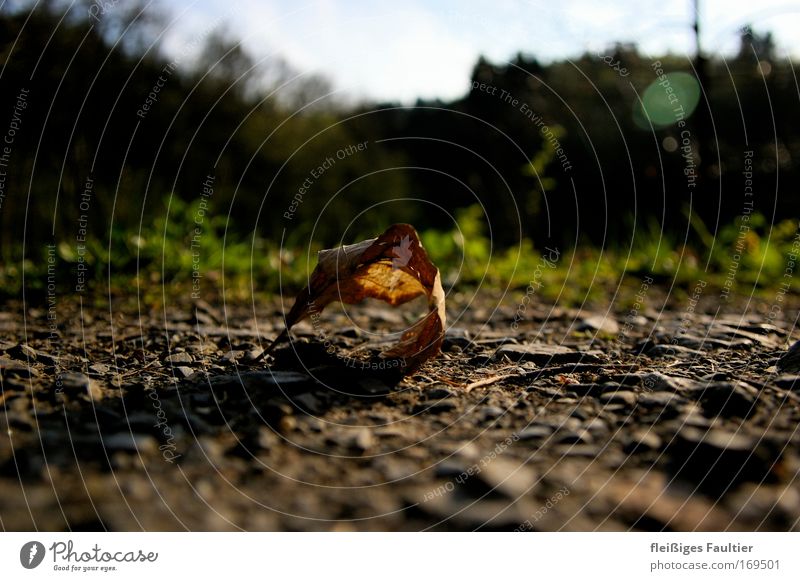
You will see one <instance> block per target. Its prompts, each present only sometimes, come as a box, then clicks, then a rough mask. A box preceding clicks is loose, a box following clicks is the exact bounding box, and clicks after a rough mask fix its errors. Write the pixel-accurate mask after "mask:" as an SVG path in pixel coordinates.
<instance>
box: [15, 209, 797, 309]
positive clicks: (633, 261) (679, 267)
mask: <svg viewBox="0 0 800 581" xmlns="http://www.w3.org/2000/svg"><path fill="white" fill-rule="evenodd" d="M197 210H198V206H197V204H187V203H185V202H182V201H181V200H179V199H177V198H172V199H171V200H170V201H168V202H166V203H165V208H164V211H163V213H162V214H161V218H159V219H157V220H155V221H154V222H153V223H152V224H149V225H146V226H144V227H143V228H142V230H141V231H140V232H137V231H126V232H115V233H114V234H113V235H112V239H111V251H110V256H111V257H113V259H112V260H109V248H108V242H107V241H106V242H100V241H98V240H92V241H89V242H88V243H87V252H86V261H87V264H88V266H89V280H90V281H91V288H92V289H93V290H94V291H95V292H96V293H97V294H98V295H102V296H105V295H107V293H108V292H109V290H110V292H111V294H112V296H114V295H116V296H129V295H131V294H132V292H133V290H134V289H138V291H139V293H140V294H141V295H143V298H144V299H145V300H146V301H151V302H155V303H158V302H160V301H161V300H162V298H166V299H167V300H170V299H171V298H174V297H180V296H186V297H190V296H191V294H192V292H193V291H195V290H198V288H199V290H200V293H201V294H202V296H214V295H218V294H219V293H220V292H221V289H222V288H223V282H224V290H225V294H226V297H227V298H230V299H232V300H238V299H245V298H249V297H251V296H252V295H253V294H254V293H255V294H256V295H262V294H271V293H276V292H279V291H281V289H283V291H284V292H287V293H293V292H295V291H296V290H298V289H299V288H301V287H302V286H303V285H304V283H305V280H306V277H307V275H308V273H309V271H310V270H311V269H313V267H314V265H315V263H316V256H315V254H316V251H317V250H319V248H316V247H315V248H311V249H307V248H302V249H297V248H295V249H286V248H284V249H280V248H279V247H278V245H277V244H276V243H275V242H272V241H268V240H266V239H264V238H262V237H259V236H250V237H247V238H236V237H231V236H227V237H226V232H225V221H224V217H223V216H206V218H205V219H204V221H203V224H202V226H201V232H200V233H199V235H197V236H195V237H194V240H193V236H194V235H195V234H196V231H195V227H196V226H197V225H196V224H195V222H194V218H195V216H196V215H197ZM482 216H483V214H482V211H481V209H480V208H479V207H478V206H473V207H468V208H464V209H462V210H460V211H458V212H457V213H456V219H457V222H458V228H457V229H453V230H452V231H439V230H426V231H423V232H421V233H420V236H421V238H422V241H423V244H424V246H425V248H426V249H427V251H428V253H429V255H430V256H431V259H432V260H433V261H434V263H435V264H436V265H437V266H438V267H439V269H440V270H441V272H442V277H443V280H444V281H445V282H446V283H447V284H457V285H459V286H467V287H470V286H473V287H474V286H477V285H482V286H483V285H485V286H487V287H489V288H500V289H505V288H510V289H513V290H520V289H525V288H526V287H528V285H529V284H531V282H532V281H533V282H534V283H535V284H536V286H537V290H536V294H537V296H539V297H540V298H542V299H544V300H548V301H555V300H558V302H559V304H562V305H571V304H580V303H582V302H583V301H584V300H587V299H588V300H590V301H601V302H602V301H603V300H607V298H608V297H609V296H610V294H609V293H610V292H613V290H614V289H616V288H617V287H618V286H619V285H622V286H623V287H628V288H634V287H637V286H638V285H639V284H640V282H641V280H642V279H643V278H644V277H647V276H651V277H653V278H654V279H655V281H656V282H657V283H660V284H662V285H666V286H667V287H673V289H674V292H676V293H677V295H678V296H681V294H682V293H685V292H686V291H687V289H689V288H690V287H692V286H693V285H694V284H696V282H697V281H698V280H703V281H705V282H706V283H707V284H708V285H709V286H708V288H710V289H713V288H718V289H721V288H723V286H724V284H725V281H726V278H728V277H729V272H730V270H731V268H733V267H734V266H736V273H735V279H734V285H733V286H732V288H731V292H732V293H734V292H739V293H742V294H746V295H750V294H753V293H756V294H758V293H762V292H774V291H775V289H777V287H778V285H779V284H780V283H781V282H785V280H786V279H784V278H783V274H784V269H785V268H786V264H787V257H788V255H789V254H790V252H791V249H792V242H793V240H794V237H795V236H796V234H797V224H796V222H793V221H784V222H781V223H779V224H776V225H775V227H774V228H771V229H770V225H769V224H768V222H767V221H766V220H765V219H764V217H763V216H761V215H759V214H753V215H752V216H751V217H750V219H749V222H748V223H747V226H749V229H748V230H746V231H742V230H740V226H741V225H742V224H741V222H737V223H733V224H729V225H727V226H725V227H724V228H722V229H721V231H720V232H719V234H718V235H717V236H716V237H713V236H711V234H709V233H708V231H707V229H706V228H705V226H704V225H703V224H702V223H701V222H699V220H697V219H696V218H695V219H693V220H692V225H693V228H694V230H695V233H696V239H698V240H700V242H699V243H697V244H696V245H695V246H694V247H689V246H686V245H684V244H682V243H680V242H679V241H678V240H677V239H675V238H674V237H671V236H669V235H666V236H662V235H661V234H660V231H659V228H658V226H657V225H655V224H653V225H650V227H649V228H639V229H637V230H636V232H637V233H636V236H635V237H634V239H633V240H632V242H631V243H630V244H629V245H628V246H615V247H611V248H605V249H601V248H597V247H592V246H580V247H578V248H572V249H566V248H564V249H559V250H560V255H559V256H558V259H557V260H555V261H554V262H543V258H542V257H543V256H548V255H549V256H550V257H551V258H552V253H550V251H548V250H545V249H539V248H536V247H535V246H534V244H533V243H532V242H531V241H529V240H522V241H521V242H520V244H519V245H518V246H514V247H512V248H507V249H498V248H497V247H495V246H493V245H492V243H491V240H489V239H488V237H487V236H486V232H485V229H484V227H483V222H482ZM375 234H376V235H377V234H378V233H377V232H376V233H375ZM353 242H355V241H353ZM309 252H310V253H311V254H310V256H309ZM43 254H44V251H43ZM58 256H59V258H60V261H59V264H58V280H59V281H60V284H61V285H62V286H64V287H66V288H69V285H68V284H67V282H69V281H71V280H73V279H74V276H75V269H76V266H77V259H78V257H77V253H76V251H75V248H74V246H70V245H68V244H66V243H62V244H60V245H59V246H58ZM735 257H738V260H736V259H735ZM194 265H197V267H198V272H200V274H201V275H202V277H201V278H200V283H199V287H197V286H193V271H194ZM22 267H23V264H20V263H13V262H6V263H5V264H4V265H3V266H0V286H2V288H4V289H5V293H6V295H7V296H8V295H13V294H16V293H18V292H19V290H20V288H21V285H22V276H21V274H22V272H21V270H22ZM24 268H25V272H26V279H25V280H26V290H28V291H30V290H32V291H34V294H35V291H36V290H37V289H38V290H42V289H43V288H44V284H45V281H46V260H41V261H38V260H37V261H32V260H28V261H26V262H25V263H24ZM109 272H110V283H109V276H108V273H109ZM63 281H67V282H63ZM539 283H541V286H539Z"/></svg>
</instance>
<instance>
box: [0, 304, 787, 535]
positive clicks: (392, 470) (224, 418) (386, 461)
mask: <svg viewBox="0 0 800 581" xmlns="http://www.w3.org/2000/svg"><path fill="white" fill-rule="evenodd" d="M517 294H519V293H517ZM656 294H658V293H653V292H651V293H650V294H649V296H648V297H647V300H644V299H645V297H643V296H640V299H641V300H639V299H636V298H631V300H629V301H628V302H627V303H626V304H625V306H624V307H623V306H619V305H620V304H621V303H620V301H616V302H617V303H618V304H616V305H613V306H612V307H611V308H610V309H601V308H592V309H583V310H580V309H565V308H559V307H552V306H551V305H548V304H542V303H541V302H540V303H539V304H538V305H537V304H536V303H537V301H536V300H532V301H531V302H530V303H527V304H526V307H525V310H524V316H517V315H518V313H519V312H520V311H519V310H518V301H519V300H520V296H516V295H509V296H507V297H506V298H505V299H504V300H499V299H496V298H490V297H487V296H480V297H468V296H451V297H449V299H448V316H449V321H448V324H449V325H452V326H451V327H450V329H449V330H448V334H447V338H446V340H445V343H444V346H443V353H442V354H441V355H440V356H439V357H438V358H436V359H435V360H432V361H430V362H429V363H428V364H426V365H425V366H424V367H423V368H422V369H421V370H419V371H418V372H417V373H415V374H413V375H412V376H410V377H407V378H404V379H402V380H400V381H398V378H397V377H396V376H395V375H394V374H393V373H390V372H381V371H365V370H362V369H361V368H360V367H361V360H360V359H359V356H360V355H359V354H360V353H363V351H364V343H365V342H366V341H368V340H370V341H371V342H370V345H371V346H372V345H374V344H375V341H374V339H375V338H376V337H377V339H378V340H382V339H385V338H386V337H385V336H383V335H381V334H380V333H382V332H384V331H388V330H397V329H398V328H402V327H403V325H404V324H405V323H406V322H407V318H405V317H404V313H403V312H398V311H393V310H391V309H389V308H385V307H383V306H381V305H366V306H361V307H357V308H349V309H348V311H347V312H346V313H345V312H343V311H339V312H338V313H337V312H331V313H330V314H328V315H327V316H326V317H325V318H324V322H323V323H322V326H321V327H317V328H312V327H311V326H310V325H308V324H306V323H303V324H300V325H298V326H297V327H296V329H295V331H294V332H293V337H294V341H293V343H292V344H291V345H289V344H286V345H282V346H281V347H279V348H277V349H276V350H275V351H274V352H273V354H272V355H271V356H269V357H267V358H265V359H263V360H262V361H259V362H255V359H256V358H257V357H258V355H259V354H260V353H261V347H263V346H264V345H265V342H266V341H267V340H268V339H270V338H272V337H274V336H275V335H276V334H277V333H278V332H279V331H280V329H281V315H280V313H281V309H280V304H279V303H278V302H277V301H276V302H275V303H274V304H261V305H259V306H257V307H256V308H255V309H254V308H253V307H252V306H250V307H249V308H248V306H246V305H244V306H243V305H238V306H234V307H232V306H230V305H227V306H223V305H221V306H219V307H212V306H211V305H209V304H207V303H203V302H200V303H199V304H197V305H196V306H195V305H185V306H180V305H179V306H170V307H168V308H166V309H161V310H155V311H152V312H150V311H148V312H141V311H139V310H138V309H137V308H136V306H135V305H134V306H133V307H130V306H127V307H122V306H114V307H113V308H111V309H108V308H106V309H93V308H86V307H81V306H80V305H79V304H77V303H75V304H68V305H67V304H59V305H58V311H57V313H56V318H55V319H52V318H51V319H50V320H48V311H47V310H46V308H43V307H41V306H39V307H38V308H35V307H31V306H30V305H29V306H28V308H27V309H25V308H23V307H22V306H21V305H19V304H7V305H5V306H4V308H3V309H2V313H0V388H1V389H2V391H1V392H0V402H1V403H2V408H0V526H1V527H2V529H3V530H30V529H38V530H66V529H71V530H95V529H107V530H117V531H119V530H142V529H144V530H184V529H189V530H237V529H247V530H423V529H424V530H473V529H478V530H547V531H552V530H571V531H593V530H681V531H684V530H781V531H783V530H800V482H799V480H798V479H799V478H800V453H799V450H800V446H798V444H800V433H798V422H799V421H800V380H798V381H796V378H795V377H794V376H789V375H782V374H779V373H777V372H776V370H775V367H774V366H775V363H776V360H777V358H778V356H779V355H780V354H781V353H782V352H783V351H785V349H786V346H787V344H788V342H790V341H791V340H792V339H793V338H796V337H793V336H792V332H793V330H794V320H795V319H794V317H795V316H796V314H797V309H796V308H795V309H793V310H792V309H789V308H788V305H782V306H781V309H780V310H779V311H778V310H775V309H774V308H773V307H772V305H771V303H769V302H768V301H757V300H752V301H748V300H746V299H738V300H737V301H735V304H736V306H735V307H734V306H732V305H731V306H727V305H728V304H729V303H725V301H720V300H719V297H718V296H717V297H711V296H705V297H701V298H700V299H699V300H698V301H697V302H696V303H695V301H694V299H691V297H689V298H687V299H686V300H684V301H675V300H672V299H670V300H663V301H662V300H656V299H655V298H654V297H655V295H656ZM662 294H663V293H662ZM534 298H535V297H534ZM695 298H697V297H695ZM689 299H691V300H689ZM662 303H663V304H662ZM721 305H722V306H721ZM662 306H663V307H664V308H662ZM515 316H516V322H515ZM52 323H54V324H55V325H56V329H55V330H56V335H51V331H52V329H51V326H50V325H51V324H52ZM376 332H377V333H378V334H377V335H374V334H372V333H376ZM326 341H328V342H329V343H327V345H328V346H331V345H332V346H335V347H336V352H335V353H334V354H333V355H330V354H328V353H326V351H325V346H326ZM352 353H355V355H354V358H352V359H349V358H347V357H345V355H348V354H352ZM799 379H800V378H799Z"/></svg>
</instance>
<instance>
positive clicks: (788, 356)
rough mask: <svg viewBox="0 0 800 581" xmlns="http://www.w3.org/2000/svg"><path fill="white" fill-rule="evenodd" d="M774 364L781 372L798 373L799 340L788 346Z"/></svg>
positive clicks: (799, 361)
mask: <svg viewBox="0 0 800 581" xmlns="http://www.w3.org/2000/svg"><path fill="white" fill-rule="evenodd" d="M775 366H776V367H777V368H778V371H780V372H781V373H800V341H798V342H796V343H795V344H794V345H792V346H791V347H789V349H788V350H787V351H786V353H784V354H783V355H782V356H781V358H780V359H778V362H777V363H776V364H775Z"/></svg>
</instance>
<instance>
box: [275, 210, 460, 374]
mask: <svg viewBox="0 0 800 581" xmlns="http://www.w3.org/2000/svg"><path fill="white" fill-rule="evenodd" d="M419 296H425V297H427V300H428V313H427V314H426V315H425V316H424V317H423V318H422V319H420V320H419V321H417V322H416V323H415V324H414V325H412V326H411V327H410V328H409V329H407V330H406V331H405V332H404V333H403V335H402V336H401V338H400V341H399V342H398V343H397V344H396V345H394V346H393V347H392V348H390V349H389V350H387V351H385V352H383V353H382V354H381V356H382V357H384V358H397V359H403V360H404V362H405V365H404V367H403V371H404V372H405V373H409V372H411V371H413V370H415V369H417V368H419V367H420V366H421V365H422V364H423V363H424V362H425V361H427V360H428V359H430V358H431V357H433V356H435V355H436V354H438V353H439V349H440V347H441V344H442V339H443V338H444V329H445V297H444V289H442V282H441V279H440V276H439V269H438V268H436V266H434V264H433V263H432V262H431V261H430V259H429V258H428V253H427V252H425V249H424V248H423V247H422V243H421V242H420V239H419V236H418V235H417V232H416V230H414V228H413V227H412V226H410V225H408V224H394V225H393V226H390V227H389V228H388V229H387V230H386V232H384V233H383V234H381V235H380V236H378V237H377V238H373V239H370V240H364V241H362V242H358V243H357V244H351V245H347V246H342V247H339V248H331V249H328V250H321V251H320V252H319V256H318V261H317V267H316V268H315V269H314V272H312V273H311V278H310V280H309V285H308V286H307V287H306V288H304V289H303V290H302V291H300V293H299V294H298V295H297V297H296V299H295V302H294V305H293V306H292V308H291V310H290V311H289V314H288V315H287V316H286V331H285V332H284V334H285V333H286V332H288V330H289V329H291V328H292V326H293V325H295V324H296V323H298V322H300V321H302V320H303V319H305V318H307V317H309V316H310V315H312V314H313V313H318V312H321V311H322V310H323V309H324V308H325V306H327V305H328V304H329V303H331V302H334V301H339V302H341V303H346V304H355V303H359V302H361V301H362V300H364V299H366V298H373V299H379V300H382V301H385V302H387V303H389V304H390V305H392V306H398V305H402V304H404V303H407V302H408V301H410V300H412V299H415V298H417V297H419ZM282 336H283V335H282ZM278 339H280V337H279V338H278ZM278 339H276V341H277V340H278Z"/></svg>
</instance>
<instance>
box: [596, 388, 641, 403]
mask: <svg viewBox="0 0 800 581" xmlns="http://www.w3.org/2000/svg"><path fill="white" fill-rule="evenodd" d="M636 399H637V396H636V394H635V393H634V392H632V391H612V392H609V393H604V394H602V395H601V396H600V401H602V402H605V403H611V404H614V403H618V404H625V405H626V406H633V405H636Z"/></svg>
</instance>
